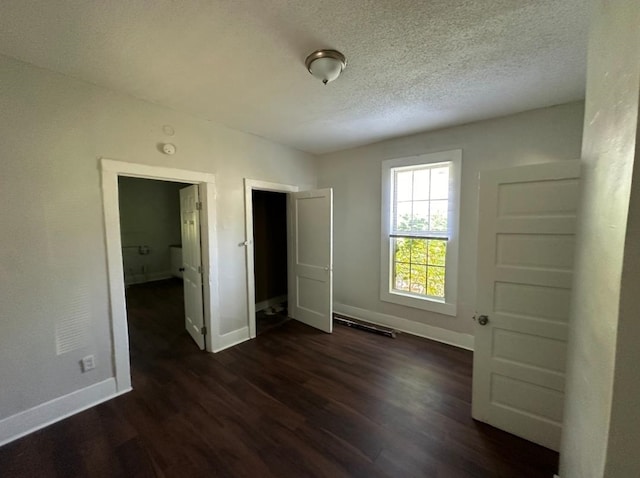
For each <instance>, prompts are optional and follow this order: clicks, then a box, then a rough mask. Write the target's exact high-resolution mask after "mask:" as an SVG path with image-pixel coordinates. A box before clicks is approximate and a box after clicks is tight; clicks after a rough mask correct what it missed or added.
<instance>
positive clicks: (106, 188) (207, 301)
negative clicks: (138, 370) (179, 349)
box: [100, 158, 221, 393]
mask: <svg viewBox="0 0 640 478" xmlns="http://www.w3.org/2000/svg"><path fill="white" fill-rule="evenodd" d="M100 168H101V172H102V194H103V207H104V223H105V236H106V246H107V270H108V280H109V301H110V306H111V307H110V309H111V325H112V327H111V333H112V340H113V347H114V351H113V354H114V369H115V377H116V388H117V393H124V392H126V391H128V390H130V389H131V364H130V359H129V330H128V324H127V307H126V300H125V281H124V276H125V271H124V268H123V254H122V241H121V232H120V211H119V204H118V202H119V198H118V178H119V177H122V176H126V177H133V178H145V179H155V180H163V181H172V182H179V183H183V186H185V187H188V186H189V185H197V188H198V191H199V201H198V202H199V204H198V205H197V207H198V210H199V211H200V214H199V217H200V219H201V221H202V223H201V227H199V228H198V229H199V230H200V231H201V237H200V244H201V246H200V248H199V250H201V253H202V254H201V274H202V284H203V287H202V289H201V290H202V296H203V297H202V299H203V319H202V320H203V323H204V326H205V327H206V330H207V332H209V333H207V335H206V336H205V339H204V340H203V344H204V347H205V349H206V350H207V351H211V352H215V351H217V350H219V349H220V348H221V346H220V334H219V327H218V320H219V313H218V310H219V300H218V289H217V275H216V274H213V272H214V270H213V266H212V265H213V264H216V263H217V243H216V235H215V227H214V224H215V184H214V182H215V177H214V176H213V175H212V174H208V173H202V172H198V171H189V170H184V169H174V168H167V167H161V166H149V165H144V164H137V163H127V162H124V161H115V160H111V159H106V158H103V159H101V160H100Z"/></svg>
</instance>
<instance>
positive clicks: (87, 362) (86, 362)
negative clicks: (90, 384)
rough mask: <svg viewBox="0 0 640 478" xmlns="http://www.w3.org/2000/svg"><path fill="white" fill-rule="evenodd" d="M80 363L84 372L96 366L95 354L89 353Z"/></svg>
mask: <svg viewBox="0 0 640 478" xmlns="http://www.w3.org/2000/svg"><path fill="white" fill-rule="evenodd" d="M80 365H81V366H82V373H85V372H88V371H89V370H93V369H94V368H96V359H95V357H94V356H93V355H87V356H86V357H83V358H82V360H80Z"/></svg>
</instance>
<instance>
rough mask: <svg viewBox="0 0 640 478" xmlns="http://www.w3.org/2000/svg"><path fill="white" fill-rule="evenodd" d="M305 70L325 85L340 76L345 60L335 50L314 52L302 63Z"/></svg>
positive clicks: (345, 63)
mask: <svg viewBox="0 0 640 478" xmlns="http://www.w3.org/2000/svg"><path fill="white" fill-rule="evenodd" d="M304 64H305V66H306V67H307V70H309V73H311V74H312V75H313V76H314V77H315V78H318V79H319V80H320V81H322V82H323V83H324V84H325V85H326V84H327V83H329V82H331V81H333V80H335V79H336V78H338V77H339V76H340V73H342V70H344V69H345V68H346V66H347V59H346V58H345V56H344V55H343V54H342V53H340V52H339V51H337V50H316V51H314V52H313V53H312V54H311V55H309V56H308V57H307V59H306V60H305V62H304Z"/></svg>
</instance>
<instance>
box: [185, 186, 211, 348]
mask: <svg viewBox="0 0 640 478" xmlns="http://www.w3.org/2000/svg"><path fill="white" fill-rule="evenodd" d="M180 220H181V225H182V226H181V229H182V267H183V269H184V270H183V275H182V278H183V282H184V312H185V327H186V329H187V332H189V335H191V337H193V340H195V342H196V343H197V344H198V347H200V349H201V350H204V334H205V328H204V307H203V302H202V258H201V249H200V198H199V192H198V185H195V184H194V185H193V186H189V187H186V188H184V189H181V190H180Z"/></svg>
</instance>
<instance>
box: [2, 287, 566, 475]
mask: <svg viewBox="0 0 640 478" xmlns="http://www.w3.org/2000/svg"><path fill="white" fill-rule="evenodd" d="M127 297H128V307H129V314H130V317H129V320H130V336H131V358H132V374H133V386H134V391H133V392H130V393H128V394H126V395H123V396H121V397H118V398H116V399H114V400H111V401H109V402H107V403H104V404H102V405H99V406H97V407H94V408H92V409H90V410H87V411H85V412H82V413H80V414H77V415H75V416H73V417H71V418H68V419H66V420H64V421H62V422H59V423H57V424H55V425H52V426H50V427H48V428H46V429H44V430H41V431H39V432H36V433H33V434H31V435H29V436H27V437H25V438H22V439H20V440H17V441H15V442H13V443H10V444H8V445H6V446H4V447H2V448H0V476H1V477H3V478H14V477H60V478H62V477H64V478H67V477H200V476H203V477H204V476H207V477H214V476H221V477H244V476H247V477H307V476H308V477H316V476H317V477H332V478H333V477H347V476H357V477H445V478H456V477H508V478H526V477H545V478H551V477H552V476H553V473H554V472H555V471H556V468H557V459H558V456H557V454H556V453H553V452H551V451H549V450H546V449H544V448H542V447H539V446H536V445H533V444H531V443H529V442H526V441H524V440H521V439H519V438H516V437H514V436H512V435H509V434H507V433H504V432H501V431H499V430H496V429H494V428H492V427H489V426H486V425H483V424H480V423H476V422H474V421H473V420H472V419H471V417H470V400H471V361H472V355H471V353H470V352H466V351H463V350H459V349H456V348H454V347H450V346H447V345H443V344H439V343H436V342H430V341H428V340H423V339H419V338H415V337H411V336H408V335H403V334H401V335H399V336H398V338H397V339H390V338H387V337H383V336H379V335H375V334H370V333H366V332H363V331H359V330H354V329H350V328H347V327H342V326H336V327H335V332H334V334H333V335H327V334H323V333H322V332H318V331H316V330H314V329H311V328H309V327H306V326H304V325H302V324H300V323H298V322H296V321H288V322H286V323H284V324H283V325H281V326H280V327H277V328H274V329H272V330H270V331H268V332H266V333H265V334H263V335H261V336H259V337H258V338H257V339H255V340H252V341H249V342H245V343H243V344H241V345H238V346H236V347H233V348H232V349H229V350H226V351H224V352H221V353H218V354H215V355H213V354H207V353H204V352H200V351H199V350H198V349H197V348H196V346H195V345H194V344H193V343H192V342H191V341H190V338H189V336H188V335H187V334H186V332H184V328H183V314H182V303H181V300H182V299H181V291H180V287H179V284H176V283H174V282H172V281H168V282H165V283H157V284H155V285H152V286H149V285H143V286H136V287H131V288H130V289H129V290H128V291H127Z"/></svg>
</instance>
